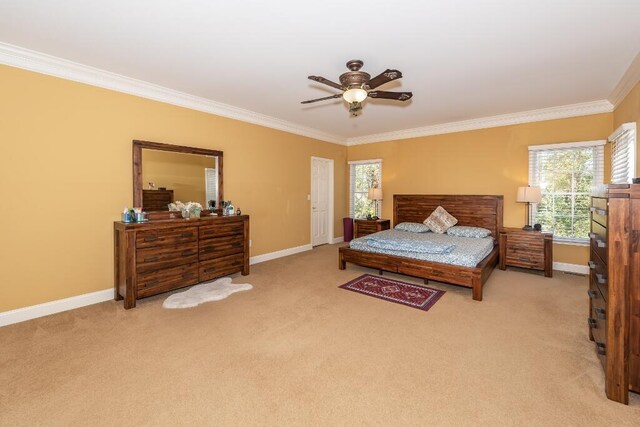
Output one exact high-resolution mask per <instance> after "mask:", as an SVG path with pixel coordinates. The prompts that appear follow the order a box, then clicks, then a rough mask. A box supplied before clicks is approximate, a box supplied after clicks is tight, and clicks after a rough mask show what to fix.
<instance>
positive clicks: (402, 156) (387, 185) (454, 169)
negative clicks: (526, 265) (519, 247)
mask: <svg viewBox="0 0 640 427" xmlns="http://www.w3.org/2000/svg"><path fill="white" fill-rule="evenodd" d="M612 120H613V117H612V114H610V113H609V114H599V115H592V116H584V117H577V118H570V119H562V120H550V121H545V122H537V123H525V124H520V125H513V126H503V127H498V128H491V129H480V130H473V131H468V132H459V133H452V134H446V135H435V136H428V137H421V138H412V139H406V140H400V141H388V142H380V143H376V144H366V145H358V146H353V147H349V152H348V154H349V156H348V157H349V160H365V159H373V158H381V159H383V161H382V188H383V190H384V194H385V195H389V196H387V197H386V198H385V199H384V200H383V203H382V212H383V217H385V218H392V214H393V198H392V197H391V195H393V194H411V193H417V194H502V195H504V225H505V226H507V227H521V226H522V225H523V224H524V221H525V205H524V204H520V203H516V201H515V199H516V190H517V187H518V186H521V185H526V184H527V182H528V161H529V156H528V149H527V147H528V146H529V145H540V144H552V143H560V142H573V141H590V140H598V139H606V138H607V136H608V135H609V134H610V133H611V130H612ZM605 163H608V162H606V161H605ZM605 176H607V171H605ZM588 259H589V252H588V247H585V246H569V245H558V244H555V245H554V261H556V262H566V263H572V264H585V263H586V262H587V261H588Z"/></svg>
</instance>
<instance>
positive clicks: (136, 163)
mask: <svg viewBox="0 0 640 427" xmlns="http://www.w3.org/2000/svg"><path fill="white" fill-rule="evenodd" d="M143 148H148V149H151V150H159V151H172V152H176V153H186V154H200V155H204V156H216V157H218V200H216V209H219V207H220V201H221V200H224V192H223V191H222V188H223V186H222V184H223V174H222V164H223V161H222V151H218V150H208V149H206V148H196V147H187V146H184V145H173V144H163V143H161V142H153V141H141V140H137V139H134V140H133V206H135V207H142V208H143V209H144V206H142V189H143V186H144V184H143V183H142V149H143ZM203 208H204V210H207V211H208V206H203ZM160 212H164V211H160ZM167 212H168V211H167Z"/></svg>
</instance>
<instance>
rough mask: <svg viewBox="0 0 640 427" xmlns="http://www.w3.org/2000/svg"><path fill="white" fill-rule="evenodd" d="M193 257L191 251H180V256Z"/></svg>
mask: <svg viewBox="0 0 640 427" xmlns="http://www.w3.org/2000/svg"><path fill="white" fill-rule="evenodd" d="M189 255H193V250H191V249H187V250H186V251H182V256H189Z"/></svg>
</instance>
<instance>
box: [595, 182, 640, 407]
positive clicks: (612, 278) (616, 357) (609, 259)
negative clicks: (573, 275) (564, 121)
mask: <svg viewBox="0 0 640 427" xmlns="http://www.w3.org/2000/svg"><path fill="white" fill-rule="evenodd" d="M590 245H591V256H590V260H589V269H590V273H589V291H588V293H589V301H590V304H589V318H588V324H589V338H590V339H591V340H592V341H594V342H595V350H596V353H597V354H598V357H599V358H600V361H601V362H602V366H603V368H604V373H605V392H606V394H607V397H608V398H609V399H612V400H615V401H618V402H622V403H629V390H632V391H635V392H640V185H629V184H612V185H609V186H608V187H607V190H606V192H605V193H604V194H602V195H601V196H593V197H592V198H591V233H590Z"/></svg>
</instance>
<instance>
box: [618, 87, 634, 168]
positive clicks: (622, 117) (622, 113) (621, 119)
mask: <svg viewBox="0 0 640 427" xmlns="http://www.w3.org/2000/svg"><path fill="white" fill-rule="evenodd" d="M628 122H636V126H637V128H638V129H640V123H639V122H640V83H638V84H636V85H635V87H634V88H633V89H632V90H631V92H629V94H628V95H627V96H626V97H625V98H624V99H623V100H622V102H621V103H620V104H619V105H618V107H617V108H616V109H615V110H614V112H613V129H614V130H615V129H617V128H618V126H620V125H621V124H623V123H628ZM636 139H638V138H637V135H636ZM636 144H637V145H636V148H637V152H636V155H637V159H636V175H635V176H637V177H640V144H638V143H637V142H636Z"/></svg>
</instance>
